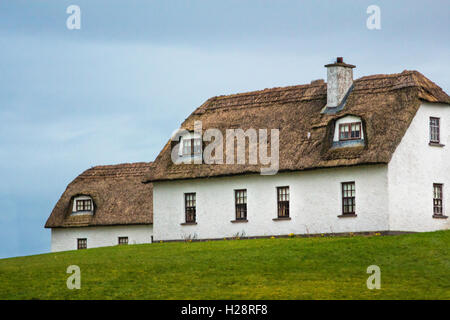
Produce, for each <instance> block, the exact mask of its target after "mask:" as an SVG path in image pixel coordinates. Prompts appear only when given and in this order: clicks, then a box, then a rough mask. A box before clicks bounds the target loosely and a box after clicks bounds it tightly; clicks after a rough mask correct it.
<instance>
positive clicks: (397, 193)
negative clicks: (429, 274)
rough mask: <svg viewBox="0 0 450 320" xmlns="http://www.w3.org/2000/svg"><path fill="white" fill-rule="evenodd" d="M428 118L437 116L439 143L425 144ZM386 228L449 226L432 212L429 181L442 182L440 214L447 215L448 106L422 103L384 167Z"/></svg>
mask: <svg viewBox="0 0 450 320" xmlns="http://www.w3.org/2000/svg"><path fill="white" fill-rule="evenodd" d="M430 117H439V118H441V121H440V122H441V123H440V126H441V143H442V144H445V147H434V146H430V145H429V141H430V138H429V136H430V132H429V122H430ZM388 177H389V197H390V201H389V210H390V219H389V220H390V221H389V224H390V229H391V230H399V231H432V230H438V229H449V228H450V220H449V219H435V218H433V217H432V215H433V183H443V184H444V187H443V192H444V197H443V200H444V214H445V215H447V216H448V215H450V106H448V105H442V104H430V103H424V104H422V106H421V107H420V108H419V110H418V111H417V114H416V116H415V117H414V119H413V121H412V122H411V125H410V127H409V129H408V130H407V132H406V134H405V136H404V137H403V139H402V141H401V143H400V144H399V146H398V147H397V150H396V151H395V152H394V155H393V157H392V159H391V161H390V163H389V166H388Z"/></svg>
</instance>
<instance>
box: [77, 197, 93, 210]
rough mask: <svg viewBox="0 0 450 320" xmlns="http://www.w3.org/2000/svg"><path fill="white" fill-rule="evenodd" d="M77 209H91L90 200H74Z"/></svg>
mask: <svg viewBox="0 0 450 320" xmlns="http://www.w3.org/2000/svg"><path fill="white" fill-rule="evenodd" d="M76 208H77V211H92V201H91V199H87V200H76Z"/></svg>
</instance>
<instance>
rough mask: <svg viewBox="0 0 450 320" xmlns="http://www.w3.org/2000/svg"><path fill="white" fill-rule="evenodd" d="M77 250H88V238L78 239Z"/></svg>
mask: <svg viewBox="0 0 450 320" xmlns="http://www.w3.org/2000/svg"><path fill="white" fill-rule="evenodd" d="M77 249H78V250H81V249H87V239H86V238H81V239H77Z"/></svg>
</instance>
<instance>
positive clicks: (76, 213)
mask: <svg viewBox="0 0 450 320" xmlns="http://www.w3.org/2000/svg"><path fill="white" fill-rule="evenodd" d="M70 215H71V216H92V215H94V212H93V211H72V213H71V214H70Z"/></svg>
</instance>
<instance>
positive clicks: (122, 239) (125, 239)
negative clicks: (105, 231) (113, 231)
mask: <svg viewBox="0 0 450 320" xmlns="http://www.w3.org/2000/svg"><path fill="white" fill-rule="evenodd" d="M119 244H128V237H119Z"/></svg>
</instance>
